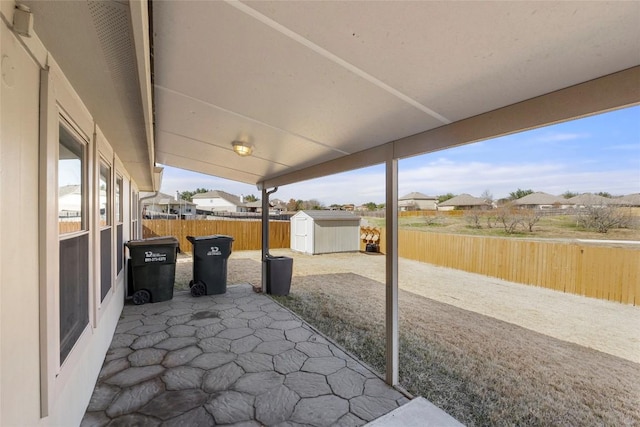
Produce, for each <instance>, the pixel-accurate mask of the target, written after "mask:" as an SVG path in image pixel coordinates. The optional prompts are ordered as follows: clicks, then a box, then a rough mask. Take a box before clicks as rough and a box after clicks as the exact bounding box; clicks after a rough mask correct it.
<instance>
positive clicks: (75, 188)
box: [58, 185, 81, 197]
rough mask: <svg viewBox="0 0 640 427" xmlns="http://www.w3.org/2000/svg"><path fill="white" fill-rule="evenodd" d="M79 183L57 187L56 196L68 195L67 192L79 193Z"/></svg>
mask: <svg viewBox="0 0 640 427" xmlns="http://www.w3.org/2000/svg"><path fill="white" fill-rule="evenodd" d="M80 188H81V187H80V186H79V185H64V186H62V187H60V188H59V189H58V197H64V196H68V195H69V194H80Z"/></svg>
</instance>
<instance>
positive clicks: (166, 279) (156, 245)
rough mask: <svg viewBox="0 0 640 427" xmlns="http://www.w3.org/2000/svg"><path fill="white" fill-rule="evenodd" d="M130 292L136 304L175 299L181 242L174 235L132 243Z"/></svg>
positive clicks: (127, 244)
mask: <svg viewBox="0 0 640 427" xmlns="http://www.w3.org/2000/svg"><path fill="white" fill-rule="evenodd" d="M125 245H126V246H127V247H128V248H129V255H130V259H129V264H130V270H129V271H130V272H131V276H130V277H129V280H130V282H129V284H128V285H129V286H128V288H129V291H130V292H132V293H131V294H130V295H131V296H132V298H133V303H134V304H136V305H140V304H145V303H147V302H160V301H168V300H170V299H172V298H173V284H174V281H175V278H176V257H177V254H178V251H179V250H180V249H179V244H178V239H176V238H175V237H172V236H166V237H153V238H150V239H142V240H130V241H128V242H127V243H125Z"/></svg>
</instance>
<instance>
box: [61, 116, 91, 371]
mask: <svg viewBox="0 0 640 427" xmlns="http://www.w3.org/2000/svg"><path fill="white" fill-rule="evenodd" d="M58 138H59V148H58V230H59V240H60V246H59V248H60V273H59V274H60V276H59V280H60V295H59V301H60V303H59V304H60V306H59V316H60V364H62V363H63V362H64V360H65V359H66V358H67V356H68V355H69V352H70V351H71V349H72V348H73V346H74V344H75V343H76V341H77V340H78V338H79V337H80V335H81V334H82V332H83V331H84V329H85V328H86V327H87V325H88V324H89V258H88V253H89V233H88V227H87V220H86V218H87V215H86V210H85V206H86V191H85V188H86V182H87V180H86V167H85V162H86V160H85V159H86V147H85V145H84V144H83V143H82V142H81V139H80V137H79V136H78V135H77V134H75V132H73V131H72V130H71V128H68V127H67V126H66V125H64V124H62V123H61V124H60V126H59V137H58Z"/></svg>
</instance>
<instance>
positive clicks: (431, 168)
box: [162, 157, 640, 206]
mask: <svg viewBox="0 0 640 427" xmlns="http://www.w3.org/2000/svg"><path fill="white" fill-rule="evenodd" d="M574 167H575V165H573V164H564V163H554V162H547V163H527V162H523V163H510V164H504V165H494V164H491V163H489V162H482V161H472V162H454V161H451V160H449V159H446V158H444V157H441V158H438V159H436V160H434V161H432V162H429V163H427V164H425V165H422V166H419V167H412V168H406V167H405V168H403V167H402V164H401V165H400V169H399V188H398V192H399V194H400V195H401V196H402V195H404V194H407V193H410V192H412V191H419V192H422V193H425V194H427V195H440V194H445V193H449V192H450V193H454V194H460V193H469V194H472V195H474V196H480V194H482V192H483V191H484V190H489V191H490V192H491V193H492V194H493V195H494V197H495V198H501V197H506V196H508V195H509V193H510V192H512V191H515V190H517V189H518V188H521V189H532V190H534V191H544V192H546V193H550V194H562V193H564V192H565V191H567V190H571V191H577V192H598V191H607V192H610V193H612V194H630V193H637V192H639V191H640V172H639V171H638V170H637V169H625V170H614V171H599V172H598V171H596V172H589V171H585V170H575V169H573V168H574ZM200 187H205V188H210V189H220V190H224V191H227V192H229V193H233V194H237V195H241V194H244V195H248V194H254V195H256V196H257V197H260V191H258V190H257V188H256V187H255V186H253V185H248V184H242V183H237V182H233V181H228V180H224V179H220V178H215V177H208V176H204V175H199V174H194V173H191V172H187V171H180V170H177V169H173V168H167V169H166V171H165V176H164V179H163V185H162V191H163V192H164V193H169V194H175V192H176V190H180V191H184V190H194V189H196V188H200ZM271 197H272V198H278V199H282V200H285V201H288V200H289V199H292V198H293V199H302V200H310V199H316V200H319V201H320V202H321V203H323V204H325V205H327V206H328V205H331V204H333V203H337V204H344V203H355V204H356V205H359V204H363V203H366V202H371V201H373V202H376V203H383V202H384V200H385V174H384V169H382V168H380V167H372V168H365V169H361V170H358V171H353V172H347V173H343V174H337V175H332V176H327V177H324V178H319V179H314V180H310V181H305V182H300V183H296V184H291V185H286V186H283V187H280V189H279V190H278V192H277V193H275V194H273V195H272V196H271Z"/></svg>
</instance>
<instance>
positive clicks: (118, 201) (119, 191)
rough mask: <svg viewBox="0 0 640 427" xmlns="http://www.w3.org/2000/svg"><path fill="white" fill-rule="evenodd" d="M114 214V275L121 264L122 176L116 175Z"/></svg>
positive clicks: (118, 270)
mask: <svg viewBox="0 0 640 427" xmlns="http://www.w3.org/2000/svg"><path fill="white" fill-rule="evenodd" d="M114 201H115V204H116V206H115V214H116V254H117V257H116V276H117V275H119V274H120V272H121V271H122V266H123V258H122V257H123V256H124V254H123V252H124V251H123V244H124V241H123V234H122V233H123V224H122V221H123V217H122V214H123V212H124V211H123V207H122V176H120V175H116V187H115V199H114Z"/></svg>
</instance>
